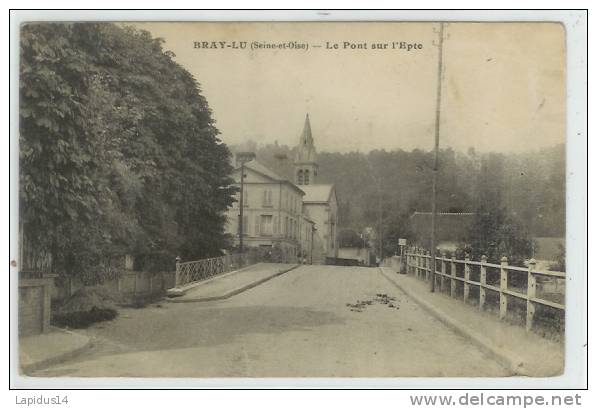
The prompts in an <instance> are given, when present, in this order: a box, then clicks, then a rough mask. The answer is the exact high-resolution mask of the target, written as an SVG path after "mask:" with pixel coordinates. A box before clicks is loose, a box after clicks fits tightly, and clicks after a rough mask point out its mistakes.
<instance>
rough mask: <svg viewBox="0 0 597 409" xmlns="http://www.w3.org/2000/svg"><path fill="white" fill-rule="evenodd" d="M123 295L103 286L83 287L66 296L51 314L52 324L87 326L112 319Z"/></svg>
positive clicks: (70, 326)
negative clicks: (62, 302) (68, 296)
mask: <svg viewBox="0 0 597 409" xmlns="http://www.w3.org/2000/svg"><path fill="white" fill-rule="evenodd" d="M123 303H124V299H123V297H122V296H121V295H120V294H118V293H116V292H114V291H110V290H109V289H107V288H105V287H100V286H94V287H83V288H81V289H79V290H78V291H77V292H75V293H74V294H73V295H72V296H71V297H70V298H68V299H67V300H66V301H65V302H64V304H63V305H62V306H60V308H58V310H57V311H56V312H54V314H53V316H52V325H55V326H57V327H68V328H87V327H88V326H90V325H91V324H93V323H95V322H101V321H108V320H111V319H114V318H115V317H116V316H117V315H118V312H117V311H116V306H117V305H121V304H123Z"/></svg>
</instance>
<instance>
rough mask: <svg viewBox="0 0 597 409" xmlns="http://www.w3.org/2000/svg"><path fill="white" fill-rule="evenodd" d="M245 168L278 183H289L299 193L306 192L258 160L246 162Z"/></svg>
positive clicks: (238, 168)
mask: <svg viewBox="0 0 597 409" xmlns="http://www.w3.org/2000/svg"><path fill="white" fill-rule="evenodd" d="M245 168H248V169H251V170H253V171H255V172H257V173H260V174H262V175H263V176H265V177H268V178H270V179H272V180H274V181H276V182H281V183H287V184H289V185H292V187H294V188H295V189H296V190H298V191H299V192H304V190H303V189H301V188H300V187H298V186H297V185H295V184H294V183H292V182H291V181H289V180H288V179H286V178H285V177H284V176H280V175H278V174H277V173H276V172H274V171H273V170H271V169H270V168H268V167H267V166H265V165H264V164H262V163H260V162H258V161H257V160H255V159H253V160H252V161H249V162H245ZM235 170H240V166H239V167H237V168H236V169H235Z"/></svg>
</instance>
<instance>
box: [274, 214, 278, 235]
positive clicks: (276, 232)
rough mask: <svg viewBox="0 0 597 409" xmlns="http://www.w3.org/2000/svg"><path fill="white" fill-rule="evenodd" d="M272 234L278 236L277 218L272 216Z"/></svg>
mask: <svg viewBox="0 0 597 409" xmlns="http://www.w3.org/2000/svg"><path fill="white" fill-rule="evenodd" d="M274 234H278V218H277V217H276V216H274Z"/></svg>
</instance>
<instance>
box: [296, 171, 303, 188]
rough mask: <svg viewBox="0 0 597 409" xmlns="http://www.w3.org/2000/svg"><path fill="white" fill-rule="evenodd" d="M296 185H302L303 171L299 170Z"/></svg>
mask: <svg viewBox="0 0 597 409" xmlns="http://www.w3.org/2000/svg"><path fill="white" fill-rule="evenodd" d="M296 184H297V185H302V184H303V171H302V170H299V171H298V173H297V176H296Z"/></svg>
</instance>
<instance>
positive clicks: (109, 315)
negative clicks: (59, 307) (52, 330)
mask: <svg viewBox="0 0 597 409" xmlns="http://www.w3.org/2000/svg"><path fill="white" fill-rule="evenodd" d="M117 315H118V312H117V311H116V310H115V309H112V308H97V307H92V308H91V310H89V311H72V312H66V313H57V314H55V315H54V316H53V317H52V325H55V326H57V327H63V328H65V327H67V328H87V327H89V326H90V325H91V324H93V323H96V322H102V321H109V320H112V319H114V318H116V316H117Z"/></svg>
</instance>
